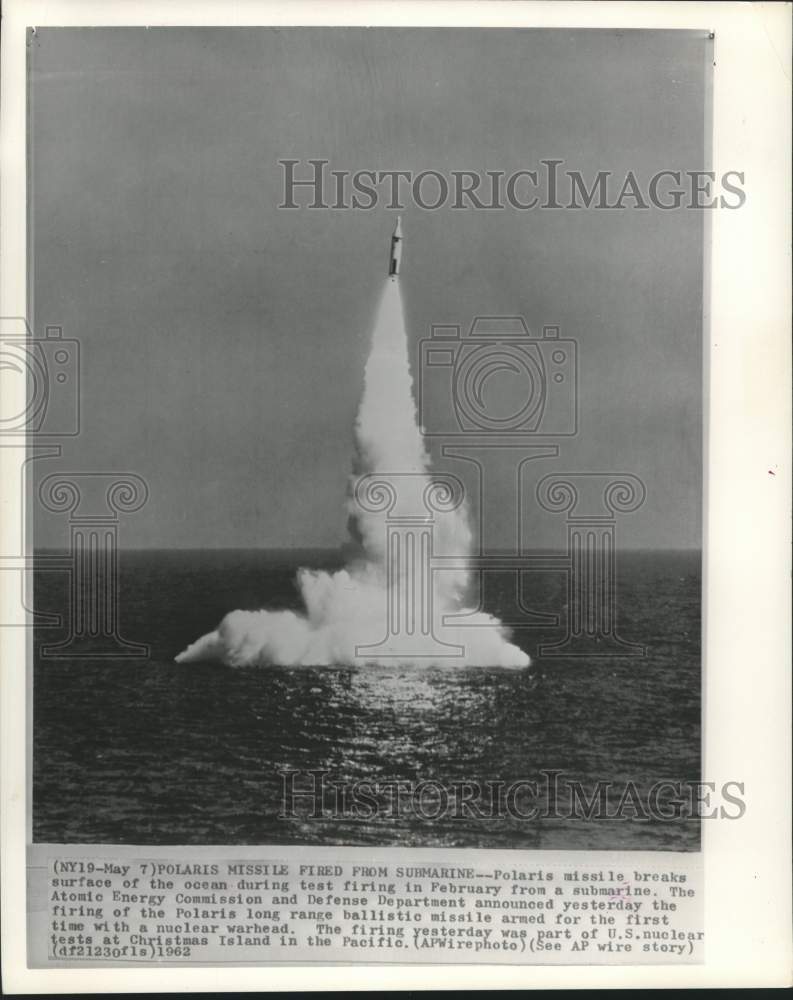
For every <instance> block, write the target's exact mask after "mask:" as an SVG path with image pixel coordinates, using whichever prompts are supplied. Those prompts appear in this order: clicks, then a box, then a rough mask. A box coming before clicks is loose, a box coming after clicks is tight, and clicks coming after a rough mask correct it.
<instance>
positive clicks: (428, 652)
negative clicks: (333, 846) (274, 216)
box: [176, 281, 529, 667]
mask: <svg viewBox="0 0 793 1000" xmlns="http://www.w3.org/2000/svg"><path fill="white" fill-rule="evenodd" d="M355 445H356V454H355V460H354V471H353V476H352V479H351V488H350V492H349V496H348V500H347V509H348V512H349V515H350V530H351V535H352V537H353V539H354V541H355V542H356V543H357V546H358V554H357V555H356V556H355V557H353V558H351V560H350V562H349V564H348V566H347V567H346V568H345V569H342V570H339V571H338V572H336V573H326V572H322V571H315V570H308V569H301V570H300V571H299V573H298V578H297V582H298V586H299V589H300V593H301V596H302V598H303V604H304V606H305V613H303V614H298V613H295V612H293V611H266V610H265V611H232V612H231V613H230V614H228V615H226V617H225V618H224V619H223V621H222V622H221V623H220V625H219V626H218V628H217V629H216V630H215V631H214V632H210V633H209V634H207V635H205V636H202V637H201V638H200V639H198V640H197V641H196V642H194V643H193V644H192V645H190V646H188V647H187V649H185V650H184V651H183V652H181V653H180V654H179V655H178V656H177V657H176V662H177V663H191V662H197V661H204V660H210V661H214V662H219V663H224V664H226V665H228V666H245V665H255V666H266V665H270V664H279V665H283V666H327V665H331V664H345V665H356V664H364V663H367V662H376V663H385V664H395V663H401V662H418V663H419V664H420V665H426V666H430V665H432V664H435V663H442V664H456V665H473V666H497V667H525V666H528V664H529V657H528V656H527V655H526V654H525V653H524V652H523V651H522V650H521V649H519V648H518V647H517V646H515V645H513V644H512V643H510V642H509V641H508V636H507V632H506V630H505V629H504V627H503V626H502V625H501V624H500V623H499V621H498V620H497V619H496V618H494V617H492V616H491V615H488V614H485V613H484V612H475V613H469V614H468V615H467V617H466V619H465V620H466V623H467V627H464V628H460V627H448V626H444V625H442V624H440V623H441V622H442V617H443V615H449V614H460V613H464V612H465V611H466V608H465V598H466V591H467V589H468V584H469V580H468V572H467V571H466V570H465V569H452V570H443V571H441V572H436V573H433V574H432V583H431V586H432V599H433V606H434V615H433V619H434V621H435V623H436V624H435V628H434V632H435V637H436V638H437V639H438V640H440V641H441V642H442V643H445V644H447V647H462V652H458V653H455V655H452V656H446V655H442V656H441V655H439V651H438V647H437V643H434V642H430V643H429V644H428V645H427V646H426V647H422V646H421V645H420V644H419V645H418V646H417V647H415V648H416V649H417V650H418V652H416V653H414V654H406V653H405V652H404V648H405V647H404V643H402V642H401V641H400V638H399V637H398V636H397V637H393V639H392V641H391V642H389V643H386V644H383V645H380V646H379V647H378V649H376V650H374V651H369V652H367V654H366V655H363V656H359V655H356V649H357V648H358V647H361V646H371V645H374V644H379V643H382V641H383V640H384V638H385V637H386V633H387V631H388V621H387V608H388V600H389V596H390V594H389V591H390V588H389V577H388V572H389V563H388V560H387V559H386V514H385V512H383V511H377V512H370V511H369V510H365V509H363V507H362V506H361V504H360V503H359V502H358V500H357V499H356V497H355V494H354V485H355V483H356V482H358V481H359V477H360V476H363V475H369V476H376V475H377V474H381V475H382V476H384V477H385V478H386V479H388V477H389V476H390V477H391V478H392V481H394V482H399V483H401V484H402V486H401V493H400V495H399V502H400V504H401V505H403V509H404V504H405V502H406V501H407V503H408V504H412V506H413V509H412V510H411V513H415V514H426V513H427V512H426V509H425V508H424V506H423V504H422V502H421V498H422V495H423V493H424V490H425V489H426V488H427V487H429V486H430V484H431V483H432V481H433V480H432V476H431V475H430V470H429V457H428V455H427V452H426V449H425V447H424V441H423V438H422V435H421V432H420V429H419V426H418V422H417V417H416V408H415V403H414V400H413V383H412V379H411V376H410V366H409V363H408V351H407V336H406V332H405V324H404V319H403V315H402V302H401V298H400V294H399V285H398V284H397V283H396V282H392V281H389V282H388V283H387V286H386V289H385V292H384V294H383V298H382V301H381V303H380V309H379V312H378V317H377V321H376V323H375V328H374V334H373V338H372V347H371V351H370V354H369V358H368V360H367V363H366V371H365V376H364V390H363V396H362V399H361V404H360V408H359V410H358V416H357V419H356V422H355ZM406 474H409V475H406ZM405 484H407V485H405ZM406 490H409V495H406V492H405V491H406ZM398 492H399V489H398ZM470 551H471V531H470V527H469V524H468V520H467V516H466V511H465V509H464V506H462V505H461V506H459V507H457V508H456V509H454V510H450V511H448V512H444V513H436V514H435V517H434V525H433V552H434V554H435V555H436V556H437V555H446V556H454V557H461V556H465V555H467V554H468V553H470ZM458 562H459V560H458ZM391 579H392V581H393V576H392V577H391ZM358 651H359V652H360V649H359V650H358ZM391 654H395V655H391Z"/></svg>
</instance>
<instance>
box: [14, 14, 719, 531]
mask: <svg viewBox="0 0 793 1000" xmlns="http://www.w3.org/2000/svg"><path fill="white" fill-rule="evenodd" d="M703 37H704V36H703V35H702V34H699V35H694V34H691V33H687V32H674V33H672V32H663V33H652V32H613V31H605V30H604V31H592V32H585V31H571V30H552V31H524V30H508V31H501V30H470V29H469V30H448V29H430V30H427V29H405V30H403V29H386V28H378V29H359V28H355V29H319V28H317V29H307V28H297V29H294V28H293V29H266V28H245V29H211V28H207V29H185V28H175V29H151V30H145V29H139V28H125V29H86V28H80V29H42V30H40V31H38V32H37V34H36V36H35V39H34V40H33V42H32V44H31V88H30V95H31V101H30V113H31V139H32V194H33V198H32V220H33V232H32V236H33V240H32V244H33V246H32V265H33V272H34V281H33V287H32V296H31V314H32V317H33V320H34V323H35V327H36V330H37V332H39V333H42V332H43V330H44V327H45V325H47V324H59V325H62V326H63V328H64V336H69V337H76V338H78V339H79V340H80V342H81V347H82V358H83V364H82V411H83V423H82V433H81V435H80V436H79V437H78V438H76V439H74V440H72V441H70V442H69V443H68V444H67V445H66V446H65V449H64V458H63V460H62V464H61V465H60V466H58V465H55V464H53V463H52V462H42V463H40V467H41V471H42V473H44V472H50V471H52V470H53V469H54V468H63V469H71V470H74V471H78V470H79V471H99V470H109V471H112V470H119V471H121V470H123V471H134V472H137V473H139V474H140V475H142V476H143V477H144V478H145V479H146V480H147V481H148V483H149V485H150V490H151V499H150V501H149V503H148V505H147V506H146V507H145V508H144V509H143V510H141V511H140V512H138V513H137V514H135V515H132V516H130V517H129V518H127V519H126V520H125V521H124V523H123V525H122V528H121V541H122V544H123V545H125V546H130V547H134V546H162V547H168V546H176V547H203V546H218V547H220V546H243V547H248V546H257V547H258V546H261V547H267V546H303V545H306V546H307V545H336V544H338V543H339V542H340V541H342V540H343V538H344V530H345V514H344V509H343V503H344V495H345V485H346V479H347V476H348V474H349V470H350V445H351V425H352V421H353V417H354V414H355V410H356V406H357V402H358V398H359V393H360V389H361V378H362V372H363V365H364V362H365V357H366V352H367V345H368V339H369V335H370V324H371V320H372V317H373V313H374V309H375V306H376V303H377V299H378V295H379V293H380V289H381V287H382V282H383V276H384V271H385V267H386V259H387V249H388V238H389V236H390V233H391V229H392V228H393V223H394V215H395V213H394V212H389V211H388V210H387V209H386V208H385V207H384V205H380V206H378V207H377V208H375V209H374V210H372V211H369V212H365V211H314V212H312V211H306V210H303V211H297V212H295V211H292V212H289V211H285V210H279V208H278V205H279V202H280V201H281V198H282V193H281V192H282V169H281V167H280V166H279V165H278V161H279V159H284V158H295V159H300V160H303V161H305V160H307V159H309V158H311V157H320V158H325V159H328V160H330V161H331V162H330V166H331V168H333V169H349V170H351V171H355V170H360V169H381V170H386V169H404V170H413V171H415V172H418V171H420V170H424V169H435V170H440V171H442V172H446V173H448V172H450V171H451V170H455V169H467V170H478V171H484V170H503V171H506V172H508V173H509V172H512V171H515V170H519V169H535V168H537V166H538V164H539V161H540V160H541V159H548V158H557V159H563V160H565V161H566V166H567V167H568V168H569V169H574V170H580V171H582V172H583V173H584V175H585V176H587V177H589V178H592V177H594V175H595V173H596V172H597V171H598V170H612V171H614V172H615V174H616V175H618V176H619V177H622V176H624V174H625V173H626V172H627V171H628V170H633V171H634V172H635V173H636V175H637V176H638V177H639V178H643V179H644V180H645V181H647V180H649V178H650V177H651V176H652V174H654V173H655V172H657V171H658V170H661V169H665V168H669V169H680V170H696V169H704V168H705V167H706V166H707V164H706V163H705V162H704V152H703V148H704V130H705V108H704V74H705V62H706V60H705V48H704V45H705V43H704V42H703ZM703 214H704V213H702V212H696V211H672V212H663V211H660V210H658V209H651V210H649V211H638V210H625V211H597V210H594V209H590V210H587V211H569V210H566V211H536V210H535V211H530V212H520V211H516V210H514V209H507V210H504V211H497V212H484V211H470V210H469V211H454V210H451V209H450V208H445V209H440V210H438V211H435V212H425V211H421V210H420V209H418V208H417V207H415V206H410V207H408V208H407V209H406V210H405V211H403V213H402V216H403V226H404V230H405V235H406V249H405V258H404V268H403V276H402V292H403V297H404V302H405V309H406V315H407V321H408V327H409V335H410V338H411V344H412V349H413V351H414V357H415V350H416V345H417V344H418V341H419V340H420V339H421V338H422V337H425V336H427V335H428V334H429V330H430V327H431V325H432V324H433V323H459V324H461V325H462V326H464V327H468V326H469V325H470V323H471V321H472V319H473V317H474V316H475V315H477V314H488V315H522V316H524V317H525V318H526V320H527V322H528V324H529V326H531V327H532V328H534V329H541V328H542V326H544V325H558V326H559V327H560V328H561V332H562V336H566V337H571V338H575V340H576V341H577V342H578V350H579V356H580V371H579V382H580V385H579V405H580V423H581V430H580V433H579V434H578V436H577V437H576V438H574V439H571V440H568V441H567V442H565V443H563V444H562V446H561V456H560V458H559V459H558V460H557V461H556V462H549V461H548V460H545V461H544V462H542V463H540V462H538V463H532V464H533V465H536V466H537V468H538V470H539V469H540V467H541V471H542V473H543V474H545V473H549V472H552V471H555V470H556V471H560V470H565V471H570V470H582V471H596V470H616V471H627V472H633V473H635V474H637V475H639V476H640V477H641V478H642V479H643V480H644V481H645V483H646V485H647V490H648V498H647V502H646V504H645V505H644V507H643V508H642V509H641V510H640V511H638V512H637V513H635V514H633V515H630V516H629V517H626V518H624V519H623V521H622V522H621V524H620V532H621V538H622V541H623V544H626V545H629V546H634V547H636V546H639V547H687V546H693V545H697V544H698V542H699V537H700V496H701V485H700V479H701V427H700V420H701V383H702V376H701V355H702V318H701V313H702V259H703V242H702V240H703V237H702V229H703ZM438 405H441V404H440V403H438ZM505 463H506V464H504V465H503V466H502V467H501V468H500V469H498V470H496V471H495V473H494V475H493V476H492V478H491V480H490V481H489V483H488V486H489V487H490V488H491V489H492V490H493V494H492V496H494V497H495V498H496V501H497V505H498V501H499V500H500V501H501V502H502V503H503V509H504V511H505V512H508V511H511V510H512V508H513V506H514V504H513V501H512V500H511V495H512V491H514V485H513V483H512V480H513V479H514V473H513V472H511V471H510V467H509V463H508V461H507V460H506V459H505ZM45 465H46V469H45ZM457 471H461V470H457ZM525 488H526V490H527V494H526V495H527V497H528V500H527V501H526V503H525V504H524V507H525V516H526V523H527V528H526V535H525V537H524V544H527V545H529V546H532V547H534V546H536V547H547V546H553V545H555V544H559V543H563V541H564V533H563V531H564V529H563V526H562V524H561V523H560V521H559V520H558V519H554V518H541V517H539V516H536V515H535V514H534V513H533V508H532V507H531V504H530V502H529V501H530V499H531V491H532V490H533V482H532V481H531V476H530V477H529V480H527V483H526V484H525ZM506 522H510V523H511V515H507V514H505V523H506ZM508 534H509V531H508V529H507V528H505V536H504V541H505V544H508V543H509V538H508V537H507V536H508ZM67 539H68V535H67V529H66V525H65V523H64V521H63V520H62V519H58V518H55V517H52V518H49V517H45V516H44V515H40V516H39V517H38V519H37V535H36V541H37V544H39V545H58V544H64V543H66V541H67Z"/></svg>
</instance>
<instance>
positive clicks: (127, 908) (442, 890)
mask: <svg viewBox="0 0 793 1000" xmlns="http://www.w3.org/2000/svg"><path fill="white" fill-rule="evenodd" d="M51 850H52V852H53V853H52V854H51V856H50V857H49V858H48V860H47V864H46V867H41V868H39V869H38V870H39V872H40V875H41V876H43V878H42V879H41V885H40V889H39V905H40V912H39V918H38V921H37V926H38V935H37V936H38V939H39V940H38V947H37V949H36V950H37V951H38V953H39V958H40V959H42V960H43V961H42V964H43V965H45V966H46V965H50V966H52V965H53V964H57V965H67V966H71V965H74V964H79V965H82V966H91V965H100V966H102V965H105V964H107V963H118V964H121V965H129V964H134V965H149V964H151V963H160V964H162V963H165V964H192V963H201V964H218V965H219V964H229V963H233V964H246V965H248V964H250V965H259V964H267V963H276V962H366V963H378V962H388V963H393V962H396V963H400V962H402V963H415V962H433V963H443V962H449V963H461V962H463V963H465V962H477V963H481V962H496V963H515V964H550V963H554V964H648V963H654V964H659V963H664V964H671V963H691V962H701V961H702V960H703V956H704V932H703V929H702V894H701V881H700V879H701V870H700V867H699V856H698V855H697V856H690V857H689V856H684V855H660V856H657V857H656V859H654V860H652V861H651V862H650V863H648V861H647V860H645V859H646V858H647V855H630V854H614V855H611V854H603V855H601V856H600V858H598V857H596V856H593V855H589V856H583V857H582V856H579V857H577V858H576V860H575V861H572V859H571V862H568V863H560V862H559V861H553V862H551V861H545V860H543V853H542V852H533V853H532V854H531V855H527V854H518V853H516V852H513V855H514V857H513V860H508V861H507V862H504V861H503V860H501V855H499V859H498V861H497V863H496V862H494V861H492V860H491V859H490V858H489V857H488V856H487V855H485V854H482V857H481V860H480V859H479V858H477V859H476V861H475V862H471V861H468V860H466V861H462V862H461V861H454V862H451V861H446V860H444V861H439V860H432V861H425V860H417V861H401V860H400V862H399V863H395V862H393V861H391V860H388V861H384V862H381V861H379V860H377V861H371V860H364V859H362V860H355V861H353V860H348V859H344V860H328V861H325V860H314V861H311V860H307V859H306V860H302V859H301V860H295V859H294V858H289V857H286V856H284V857H282V858H277V857H272V858H271V857H267V859H266V860H264V859H263V858H261V857H260V858H258V859H257V858H255V857H243V858H242V859H234V858H233V855H232V854H231V852H230V851H229V852H227V854H226V859H223V860H220V859H209V858H207V857H206V856H204V857H201V856H196V857H191V856H190V852H189V851H188V850H187V849H184V850H183V852H182V854H181V856H180V857H179V858H174V857H170V858H156V857H155V858H145V857H143V856H142V854H143V852H144V850H145V849H140V850H141V855H139V856H138V857H137V858H134V857H128V856H127V857H125V856H123V855H122V854H119V855H118V856H116V857H113V856H112V854H111V851H112V849H111V848H105V849H104V850H103V853H102V855H101V856H96V855H91V854H89V852H88V851H86V852H84V854H83V856H79V854H78V853H77V852H76V851H75V850H74V849H72V851H70V852H69V854H68V855H62V856H59V855H58V854H57V853H55V852H56V851H57V848H55V847H53V848H51ZM125 853H126V852H125ZM262 853H264V852H262ZM270 853H271V852H270V851H267V854H268V855H269V854H270ZM401 853H402V855H403V856H405V855H407V856H408V857H409V852H401ZM571 853H572V852H571ZM577 853H578V852H576V854H577ZM302 856H303V858H307V853H306V852H303V855H302ZM557 857H558V855H557ZM635 858H636V859H640V860H634V859H635ZM42 904H43V905H42ZM43 935H46V957H45V955H44V954H42V952H43V951H44V949H43V948H42V947H41V944H42V941H41V937H42V936H43Z"/></svg>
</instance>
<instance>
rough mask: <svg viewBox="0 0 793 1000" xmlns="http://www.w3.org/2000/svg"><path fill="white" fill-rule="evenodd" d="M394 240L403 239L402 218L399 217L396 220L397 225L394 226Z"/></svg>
mask: <svg viewBox="0 0 793 1000" xmlns="http://www.w3.org/2000/svg"><path fill="white" fill-rule="evenodd" d="M394 239H395V240H401V239H402V216H401V215H398V216H397V220H396V225H395V226H394Z"/></svg>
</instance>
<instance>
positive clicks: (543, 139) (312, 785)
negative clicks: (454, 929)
mask: <svg viewBox="0 0 793 1000" xmlns="http://www.w3.org/2000/svg"><path fill="white" fill-rule="evenodd" d="M712 47H713V42H712V40H711V39H709V38H708V35H707V34H706V33H703V32H685V31H683V32H681V31H678V32H666V31H608V30H601V31H598V30H579V31H564V30H507V31H502V30H485V29H481V30H454V29H398V28H393V29H392V28H382V29H376V28H371V29H367V28H328V29H325V28H286V29H267V28H261V29H230V28H229V29H224V28H220V29H213V28H205V29H200V28H196V29H180V28H173V29H172V28H159V29H157V28H152V29H142V28H120V29H101V28H85V29H68V28H64V29H58V28H52V29H41V30H31V32H30V36H29V53H28V55H29V64H28V65H29V93H30V98H29V122H30V161H29V166H30V183H31V192H32V197H31V214H30V227H31V247H30V267H31V274H30V316H31V317H32V325H33V327H34V328H35V329H36V330H38V329H39V328H40V329H41V330H42V331H43V334H44V336H43V338H42V341H41V343H40V345H39V352H40V355H41V363H42V365H47V366H49V367H48V368H47V369H46V371H47V372H52V371H53V370H59V369H63V375H65V379H64V380H63V382H53V383H52V384H51V385H50V386H49V395H50V397H51V398H49V399H48V400H47V406H46V408H44V407H42V408H41V411H40V416H39V417H38V419H39V422H40V423H39V426H38V427H37V434H39V435H42V436H44V435H46V434H47V433H52V434H58V433H60V434H63V435H66V434H67V433H68V434H71V436H69V437H66V436H64V437H63V438H60V439H59V440H60V441H61V442H62V448H61V449H60V452H61V453H60V454H59V455H58V456H57V457H56V456H49V455H44V456H42V457H41V458H40V459H37V460H36V461H35V462H32V463H31V475H32V476H33V479H34V482H35V485H34V487H33V489H32V494H33V496H34V511H33V541H34V545H35V553H36V576H35V588H34V608H35V612H36V615H37V616H38V617H39V622H40V624H39V627H37V629H36V632H35V655H36V662H35V676H34V708H33V735H34V744H33V746H34V749H33V831H34V837H35V839H36V840H41V841H45V842H55V843H73V842H81V841H84V842H89V843H124V842H127V843H138V844H201V843H228V844H235V843H240V844H244V843H287V844H288V843H308V844H349V845H367V844H373V845H404V846H417V845H425V846H464V847H496V846H498V847H505V848H520V849H525V848H544V849H566V848H580V849H617V848H628V849H650V850H664V849H675V850H686V851H691V850H698V848H699V822H698V819H697V817H696V815H692V812H691V805H690V792H689V788H690V786H691V785H692V784H695V783H696V782H698V781H699V780H700V777H701V774H700V758H701V754H700V707H701V705H700V689H701V662H700V652H701V642H700V628H701V614H700V612H701V582H702V578H701V543H702V434H703V426H702V392H703V388H702V387H703V368H702V356H703V287H704V275H703V269H704V264H705V255H704V234H705V219H706V212H705V211H704V206H705V205H706V204H709V203H710V202H712V201H713V199H714V198H715V199H716V200H717V201H721V202H722V203H724V205H725V206H726V207H725V208H722V209H721V210H722V211H726V210H729V208H732V207H737V206H739V205H740V202H741V199H742V197H743V192H742V189H741V181H740V178H738V177H734V176H726V177H723V178H722V177H719V178H718V179H717V181H716V182H714V181H713V180H711V179H710V177H711V175H709V173H708V169H709V165H708V163H707V158H706V157H707V142H706V138H707V137H706V127H707V124H708V115H707V110H708V109H707V93H708V81H709V78H710V73H711V70H712V66H711V62H712V60H711V59H710V58H709V53H710V52H711V51H712ZM65 121H68V122H69V127H68V129H66V128H64V125H63V123H64V122H65ZM60 359H63V360H60ZM37 360H38V359H37ZM55 377H56V378H61V374H60V372H59V373H58V375H57V376H55ZM59 419H60V420H62V421H66V420H71V425H70V426H68V427H67V426H63V425H61V426H56V424H55V422H56V421H57V420H59ZM56 618H58V619H59V620H60V623H61V625H60V627H58V626H56V625H54V624H52V621H53V619H56ZM466 788H468V789H469V790H468V791H467V792H466V791H465V789H466ZM461 796H463V797H462V798H461ZM465 796H467V798H466V797H465ZM576 796H578V797H576ZM590 803H591V809H592V813H591V815H590V816H586V815H583V816H582V815H578V810H579V809H580V808H581V807H582V805H583V807H584V808H585V809H586V808H587V807H588V805H589V804H590Z"/></svg>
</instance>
